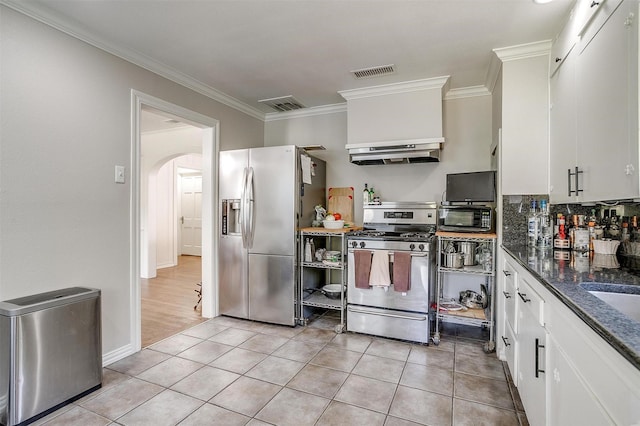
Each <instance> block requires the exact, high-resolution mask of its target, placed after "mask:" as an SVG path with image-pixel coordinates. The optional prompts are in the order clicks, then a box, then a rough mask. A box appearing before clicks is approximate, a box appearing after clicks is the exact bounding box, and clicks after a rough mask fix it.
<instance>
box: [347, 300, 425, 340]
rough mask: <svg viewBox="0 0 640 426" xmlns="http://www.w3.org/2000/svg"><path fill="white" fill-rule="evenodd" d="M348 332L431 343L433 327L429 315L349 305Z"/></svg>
mask: <svg viewBox="0 0 640 426" xmlns="http://www.w3.org/2000/svg"><path fill="white" fill-rule="evenodd" d="M347 330H348V331H353V332H356V333H365V334H372V335H375V336H383V337H390V338H393V339H402V340H411V341H414V342H421V343H429V333H430V330H431V327H430V320H429V315H428V314H418V313H412V312H402V311H395V310H391V309H378V308H371V307H365V306H355V305H349V306H348V307H347Z"/></svg>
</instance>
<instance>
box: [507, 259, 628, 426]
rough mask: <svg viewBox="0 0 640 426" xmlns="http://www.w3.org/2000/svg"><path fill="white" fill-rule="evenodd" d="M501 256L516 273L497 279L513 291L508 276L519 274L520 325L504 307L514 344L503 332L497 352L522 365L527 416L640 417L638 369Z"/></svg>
mask: <svg viewBox="0 0 640 426" xmlns="http://www.w3.org/2000/svg"><path fill="white" fill-rule="evenodd" d="M501 255H502V257H503V270H506V271H511V275H509V276H507V275H505V274H501V275H500V283H499V286H501V288H502V289H504V291H507V289H508V288H510V284H509V283H508V280H505V278H510V277H513V278H514V280H513V281H514V285H515V287H516V294H517V298H516V306H515V311H516V317H517V320H516V324H515V325H516V327H517V328H515V329H512V328H511V323H510V322H509V321H510V320H508V319H507V318H508V316H509V315H510V313H509V312H506V311H505V312H502V313H501V314H502V315H501V316H500V318H499V320H498V321H500V319H501V320H502V322H503V324H504V329H503V330H502V333H503V336H504V337H505V338H506V342H508V343H511V345H510V346H507V345H506V342H505V340H502V339H500V340H499V343H498V344H499V348H498V352H499V353H500V354H501V358H502V359H504V360H506V361H507V363H509V362H510V361H509V357H511V356H515V361H514V362H515V365H516V368H515V369H512V367H511V365H509V368H510V370H511V371H512V373H513V372H514V371H517V374H512V375H514V376H516V377H514V382H515V384H516V386H517V387H518V391H519V394H520V396H521V399H522V403H523V405H524V407H525V410H526V413H527V419H528V421H529V423H530V424H531V425H550V426H564V425H568V424H570V425H573V424H576V425H577V424H580V425H582V424H586V425H598V426H600V425H610V424H616V425H618V424H620V425H622V424H624V425H631V424H640V371H639V370H638V369H637V368H636V367H635V366H633V365H632V364H631V363H629V362H628V361H627V360H626V359H624V358H623V357H622V356H621V355H620V354H619V353H618V352H617V351H616V350H615V349H613V348H612V347H611V345H610V344H609V343H608V342H606V341H605V340H604V339H603V338H602V337H601V336H600V335H598V334H596V332H594V331H593V330H592V329H591V328H590V327H589V326H588V325H587V324H586V323H585V322H584V321H583V320H582V319H580V318H579V317H578V316H577V315H576V314H575V313H574V312H573V311H572V310H571V309H569V308H568V307H567V306H566V305H565V304H564V303H563V302H562V301H560V299H558V298H557V297H556V296H555V295H553V294H552V293H551V292H550V291H549V290H548V289H547V288H546V287H545V286H544V285H543V284H542V283H540V282H539V281H538V279H537V278H535V277H534V276H533V275H532V274H531V273H530V272H529V271H528V270H527V269H526V268H525V267H523V266H522V265H521V264H520V263H518V262H517V261H516V260H515V259H514V258H513V257H511V255H510V254H509V253H507V252H504V251H502V253H501ZM525 300H526V302H525ZM503 306H504V309H505V310H506V309H512V308H511V307H510V306H509V305H508V304H504V305H503ZM511 333H513V335H511ZM512 351H515V355H514V354H513V353H512ZM536 374H537V377H536Z"/></svg>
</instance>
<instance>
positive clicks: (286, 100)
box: [258, 96, 306, 112]
mask: <svg viewBox="0 0 640 426" xmlns="http://www.w3.org/2000/svg"><path fill="white" fill-rule="evenodd" d="M258 102H260V103H261V104H264V105H267V106H270V107H271V108H273V109H275V110H276V111H279V112H284V111H293V110H295V109H302V108H306V107H305V106H304V105H302V104H301V103H300V102H299V101H298V100H297V99H296V98H294V97H293V96H281V97H279V98H270V99H262V100H259V101H258Z"/></svg>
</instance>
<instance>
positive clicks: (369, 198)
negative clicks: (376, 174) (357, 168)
mask: <svg viewBox="0 0 640 426" xmlns="http://www.w3.org/2000/svg"><path fill="white" fill-rule="evenodd" d="M371 204H380V197H378V196H376V193H375V191H374V189H373V186H372V187H371V188H369V187H368V185H367V184H366V183H365V184H364V190H363V191H362V205H364V206H367V205H371Z"/></svg>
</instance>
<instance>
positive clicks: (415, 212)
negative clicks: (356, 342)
mask: <svg viewBox="0 0 640 426" xmlns="http://www.w3.org/2000/svg"><path fill="white" fill-rule="evenodd" d="M436 214H437V208H436V203H427V202H423V203H420V202H398V203H389V202H385V203H382V204H381V205H370V206H366V207H365V208H364V215H363V218H364V221H363V230H362V231H358V232H353V233H351V234H349V236H348V237H347V246H348V247H349V249H348V264H349V271H348V280H347V283H348V286H347V301H348V306H347V330H349V331H354V332H359V333H367V334H373V335H377V336H385V337H391V338H396V339H403V340H411V341H416V342H422V343H429V334H430V331H431V321H430V316H429V306H430V303H431V301H432V299H433V297H432V295H433V294H434V293H433V291H434V289H435V250H436V246H435V243H436V239H435V227H436ZM362 251H364V252H371V253H372V254H374V253H375V252H376V251H384V252H383V253H384V255H385V256H386V255H388V258H389V264H388V266H389V269H390V270H391V271H392V270H393V267H392V263H393V262H394V258H395V257H396V254H397V253H400V252H404V253H409V254H410V259H411V261H410V274H409V277H410V278H409V283H410V288H409V290H408V291H396V289H395V288H394V284H393V282H394V277H393V276H391V282H392V283H391V285H390V286H389V287H384V286H372V287H369V288H360V287H358V286H357V285H356V272H358V274H359V273H360V271H356V253H357V252H362Z"/></svg>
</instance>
